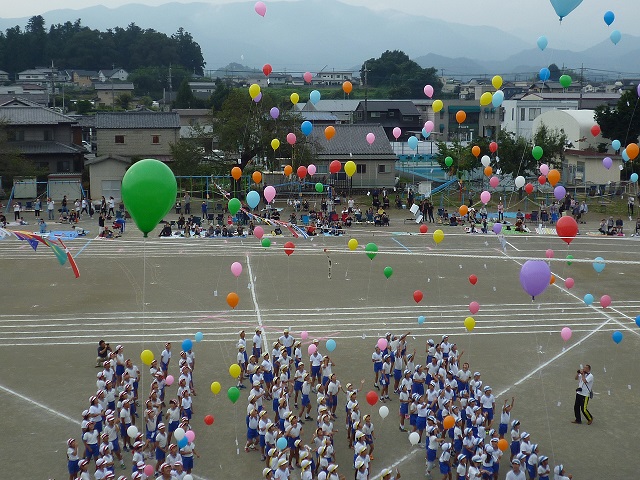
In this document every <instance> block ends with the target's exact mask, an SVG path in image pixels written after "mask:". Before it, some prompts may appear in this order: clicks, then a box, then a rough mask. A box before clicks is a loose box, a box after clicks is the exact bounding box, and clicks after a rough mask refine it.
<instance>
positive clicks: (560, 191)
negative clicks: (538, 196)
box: [553, 185, 567, 200]
mask: <svg viewBox="0 0 640 480" xmlns="http://www.w3.org/2000/svg"><path fill="white" fill-rule="evenodd" d="M566 194H567V191H566V190H565V188H564V187H563V186H562V185H558V186H557V187H556V188H554V189H553V196H554V197H556V199H557V200H562V199H563V198H564V196H565V195H566Z"/></svg>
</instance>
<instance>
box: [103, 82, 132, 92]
mask: <svg viewBox="0 0 640 480" xmlns="http://www.w3.org/2000/svg"><path fill="white" fill-rule="evenodd" d="M93 88H94V89H95V90H106V91H111V90H113V91H116V90H119V91H120V90H127V91H129V90H133V88H134V87H133V83H111V82H109V83H94V84H93Z"/></svg>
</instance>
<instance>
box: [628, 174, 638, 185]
mask: <svg viewBox="0 0 640 480" xmlns="http://www.w3.org/2000/svg"><path fill="white" fill-rule="evenodd" d="M629 180H631V183H638V174H637V173H635V172H634V173H632V174H631V176H630V177H629Z"/></svg>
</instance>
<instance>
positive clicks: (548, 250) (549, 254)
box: [545, 248, 553, 258]
mask: <svg viewBox="0 0 640 480" xmlns="http://www.w3.org/2000/svg"><path fill="white" fill-rule="evenodd" d="M545 255H546V256H547V258H553V250H551V249H550V248H549V249H547V251H546V252H545Z"/></svg>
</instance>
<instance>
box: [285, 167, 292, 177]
mask: <svg viewBox="0 0 640 480" xmlns="http://www.w3.org/2000/svg"><path fill="white" fill-rule="evenodd" d="M292 173H293V167H292V166H291V165H286V166H285V167H284V174H285V175H286V176H287V177H288V176H289V175H291V174H292Z"/></svg>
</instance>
